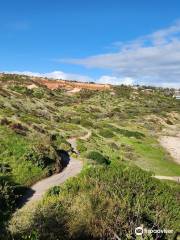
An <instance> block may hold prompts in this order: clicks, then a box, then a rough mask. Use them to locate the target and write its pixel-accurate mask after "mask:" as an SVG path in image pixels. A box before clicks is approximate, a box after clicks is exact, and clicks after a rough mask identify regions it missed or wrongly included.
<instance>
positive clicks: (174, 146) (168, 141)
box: [160, 136, 180, 164]
mask: <svg viewBox="0 0 180 240" xmlns="http://www.w3.org/2000/svg"><path fill="white" fill-rule="evenodd" d="M160 143H161V145H162V146H163V147H164V148H165V149H166V150H167V151H168V152H169V153H170V154H171V156H172V157H173V159H174V161H176V162H177V163H179V164H180V137H179V136H176V137H174V136H162V137H161V138H160Z"/></svg>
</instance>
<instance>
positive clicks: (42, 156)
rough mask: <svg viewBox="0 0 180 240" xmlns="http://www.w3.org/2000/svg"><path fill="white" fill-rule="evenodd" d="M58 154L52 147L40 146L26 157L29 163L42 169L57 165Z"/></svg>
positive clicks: (33, 148)
mask: <svg viewBox="0 0 180 240" xmlns="http://www.w3.org/2000/svg"><path fill="white" fill-rule="evenodd" d="M56 158H57V156H56V152H55V150H54V149H53V147H52V146H50V145H44V144H41V143H40V144H38V145H36V146H34V147H32V149H31V150H30V151H29V152H28V153H27V154H26V155H25V159H26V160H27V161H31V162H32V163H33V164H34V165H35V166H37V167H40V168H42V169H44V168H46V167H47V166H48V165H50V164H52V163H55V161H56Z"/></svg>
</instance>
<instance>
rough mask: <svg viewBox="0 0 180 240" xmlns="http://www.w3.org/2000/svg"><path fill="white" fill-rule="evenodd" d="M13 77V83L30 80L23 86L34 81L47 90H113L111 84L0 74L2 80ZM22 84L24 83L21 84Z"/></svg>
mask: <svg viewBox="0 0 180 240" xmlns="http://www.w3.org/2000/svg"><path fill="white" fill-rule="evenodd" d="M3 76H4V77H5V76H7V77H9V78H10V77H12V82H13V81H14V78H16V76H17V78H20V79H21V80H23V79H24V80H28V81H27V82H25V81H24V82H23V84H28V82H29V81H32V83H33V84H38V85H39V84H40V85H44V86H46V87H47V88H49V89H51V90H55V89H59V88H62V89H66V90H69V91H72V90H73V89H76V91H78V90H79V91H80V90H81V89H88V90H98V91H104V90H108V89H110V88H111V85H110V84H97V83H93V82H79V81H73V80H72V81H71V80H62V79H60V80H59V79H57V80H56V79H49V78H43V77H34V76H26V75H19V74H6V73H0V78H2V77H3ZM21 83H22V82H21Z"/></svg>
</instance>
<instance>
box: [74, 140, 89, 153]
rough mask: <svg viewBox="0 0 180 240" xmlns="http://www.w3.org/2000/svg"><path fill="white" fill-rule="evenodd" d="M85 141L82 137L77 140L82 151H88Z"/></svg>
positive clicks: (79, 149)
mask: <svg viewBox="0 0 180 240" xmlns="http://www.w3.org/2000/svg"><path fill="white" fill-rule="evenodd" d="M84 143H85V141H84V140H82V139H78V140H77V147H76V148H77V150H78V152H80V153H83V152H86V151H87V147H86V146H85V145H84Z"/></svg>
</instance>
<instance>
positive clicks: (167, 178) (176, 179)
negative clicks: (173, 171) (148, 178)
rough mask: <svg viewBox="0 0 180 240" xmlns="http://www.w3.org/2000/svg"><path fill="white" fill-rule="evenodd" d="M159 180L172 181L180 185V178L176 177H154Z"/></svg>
mask: <svg viewBox="0 0 180 240" xmlns="http://www.w3.org/2000/svg"><path fill="white" fill-rule="evenodd" d="M154 177H155V178H157V179H161V180H163V179H164V180H171V181H176V182H178V183H180V176H179V177H178V176H175V177H170V176H154Z"/></svg>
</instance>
